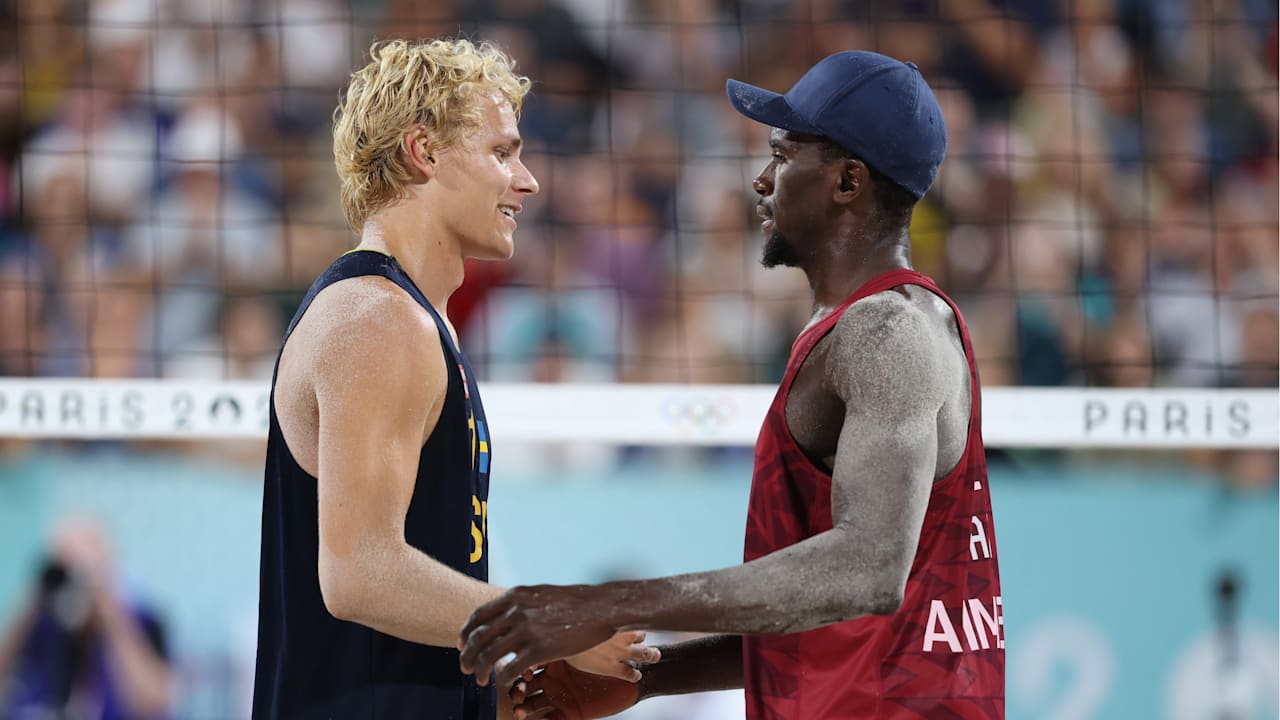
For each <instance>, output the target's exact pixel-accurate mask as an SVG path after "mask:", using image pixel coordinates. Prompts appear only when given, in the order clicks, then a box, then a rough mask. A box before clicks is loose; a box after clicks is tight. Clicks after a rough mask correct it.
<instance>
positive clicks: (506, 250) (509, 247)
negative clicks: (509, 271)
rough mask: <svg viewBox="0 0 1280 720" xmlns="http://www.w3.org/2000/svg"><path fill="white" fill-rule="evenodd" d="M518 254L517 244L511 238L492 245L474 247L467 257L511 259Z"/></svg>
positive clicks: (476, 258)
mask: <svg viewBox="0 0 1280 720" xmlns="http://www.w3.org/2000/svg"><path fill="white" fill-rule="evenodd" d="M515 254H516V245H515V243H514V242H513V241H511V240H499V241H498V242H496V243H493V244H492V245H486V246H483V247H477V248H473V249H472V251H471V252H470V253H467V257H469V258H471V259H472V260H498V261H502V260H510V259H511V257H512V256H513V255H515Z"/></svg>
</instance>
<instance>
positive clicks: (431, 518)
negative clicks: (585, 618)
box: [253, 40, 656, 720]
mask: <svg viewBox="0 0 1280 720" xmlns="http://www.w3.org/2000/svg"><path fill="white" fill-rule="evenodd" d="M370 56H371V59H370V62H369V63H368V64H367V65H366V66H365V67H364V68H363V69H361V70H359V71H358V72H356V73H355V74H354V75H353V76H352V79H351V82H350V84H349V86H348V88H347V91H346V93H345V96H344V98H343V101H342V103H341V105H340V106H339V107H338V109H337V111H336V113H335V115H334V128H333V138H334V141H333V148H334V160H335V163H336V165H337V170H338V177H339V179H340V180H341V182H342V203H343V209H344V211H345V212H346V215H347V219H348V221H349V222H350V224H351V227H352V229H353V230H354V231H355V232H356V233H357V234H359V237H360V243H359V245H358V246H357V247H356V248H355V249H354V250H352V251H351V252H348V253H347V254H345V255H343V256H342V257H340V258H338V259H337V260H335V261H334V263H333V264H332V265H331V266H330V267H329V268H328V270H326V271H325V272H324V273H323V274H322V275H321V276H320V277H319V278H318V279H317V280H316V281H315V284H314V285H313V286H312V288H311V290H310V292H309V293H308V294H307V296H306V297H305V299H304V300H303V302H302V305H301V307H300V308H299V309H298V312H297V315H296V316H295V317H294V319H293V322H292V323H291V324H290V326H289V330H288V332H287V333H286V335H285V342H284V346H283V349H282V350H281V352H280V357H279V358H278V360H277V364H276V374H275V378H274V380H273V383H272V393H271V422H270V430H269V437H268V447H267V462H266V481H265V488H264V496H263V532H262V563H261V595H260V602H259V620H258V658H257V671H256V683H255V688H254V703H253V716H254V717H255V718H364V717H369V718H375V717H376V718H379V720H392V719H395V718H410V717H413V718H440V719H444V718H449V719H450V720H489V719H490V718H494V717H495V715H497V714H498V713H499V712H502V713H503V714H504V716H506V717H509V716H510V711H509V709H505V708H504V707H500V706H499V700H498V695H501V696H502V698H503V702H504V703H505V702H506V696H507V693H505V692H503V693H499V694H495V693H494V691H493V690H492V689H491V688H490V687H483V686H481V685H479V684H477V683H476V682H475V680H474V679H473V678H471V677H469V676H466V675H463V674H462V673H461V672H460V671H459V669H458V651H457V650H456V648H455V643H456V641H457V637H458V631H459V628H461V626H462V623H463V621H464V620H466V618H467V616H468V615H469V614H470V613H471V612H472V611H473V610H474V609H475V608H477V607H478V606H479V605H481V604H482V603H484V602H486V601H488V600H491V599H493V598H495V597H497V596H498V595H499V594H501V592H502V589H501V588H497V587H494V586H492V585H489V584H488V583H487V580H488V554H489V546H488V524H487V518H488V503H489V467H490V463H491V460H492V455H493V441H492V439H491V438H490V437H489V433H488V423H487V422H486V420H485V414H484V407H483V405H482V404H481V401H480V392H479V388H477V386H476V382H475V377H474V376H473V374H472V373H471V371H470V367H469V365H468V362H467V358H466V355H465V354H464V353H463V351H462V348H461V347H460V346H459V345H458V339H457V334H456V332H455V331H454V328H453V327H452V326H450V324H449V321H448V316H447V314H446V311H447V308H448V303H449V297H450V295H451V294H452V293H453V291H454V290H456V289H457V288H458V286H459V285H461V284H462V279H463V260H464V259H465V258H468V257H476V258H486V259H493V260H504V259H507V258H509V257H511V254H512V252H513V249H514V245H513V233H514V232H515V230H516V225H517V223H516V216H517V215H518V214H519V213H520V210H521V206H522V205H523V203H524V201H525V200H526V199H527V198H528V197H529V196H531V195H533V194H534V193H536V192H537V191H538V183H537V180H536V179H534V177H533V175H532V174H531V173H530V172H529V170H528V168H526V167H525V166H524V163H523V162H522V161H521V159H520V150H521V139H520V133H519V130H518V128H517V124H516V122H517V119H518V115H519V111H520V106H521V102H522V100H523V98H524V96H525V94H526V93H527V92H528V90H529V85H530V81H529V80H528V78H525V77H522V76H520V75H518V74H516V72H515V70H514V65H513V63H512V61H511V60H510V58H508V57H507V56H506V55H505V54H503V53H502V52H501V51H500V50H498V49H496V48H494V47H492V46H490V45H487V44H481V45H476V44H473V43H471V42H469V41H467V40H435V41H431V42H425V43H413V42H406V41H400V40H397V41H392V42H388V43H385V44H377V45H375V46H374V47H373V48H372V49H371V51H370ZM640 639H642V637H640V636H638V635H637V634H619V635H618V636H616V637H614V638H613V639H612V640H610V641H609V642H607V643H604V644H602V645H601V646H599V647H597V648H595V649H594V650H591V651H589V652H587V653H584V654H583V655H582V656H579V657H578V658H576V659H575V661H576V662H577V663H578V664H579V666H580V667H581V668H582V669H586V670H589V671H592V672H596V673H600V674H609V675H614V676H616V677H620V678H624V679H628V680H631V681H635V680H636V679H638V673H637V672H636V671H635V670H634V668H633V667H632V663H635V662H643V661H647V660H652V659H656V657H653V655H654V653H655V652H656V651H654V650H652V649H651V648H645V647H644V646H642V645H633V644H632V643H633V642H635V641H638V640H640Z"/></svg>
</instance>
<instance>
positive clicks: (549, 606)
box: [458, 585, 661, 688]
mask: <svg viewBox="0 0 1280 720" xmlns="http://www.w3.org/2000/svg"><path fill="white" fill-rule="evenodd" d="M593 590H596V589H595V588H590V587H588V586H582V585H574V586H557V585H537V586H532V587H517V588H513V589H511V590H508V591H507V592H506V593H504V594H503V595H502V596H500V597H498V598H496V599H494V600H492V601H490V602H488V603H486V604H484V605H481V606H480V607H478V608H476V610H475V612H473V613H471V617H470V618H469V619H468V620H467V622H466V624H465V625H463V626H462V633H461V637H460V639H459V643H458V647H459V649H461V651H462V654H461V656H460V658H459V663H460V665H461V667H462V671H463V672H465V673H471V674H474V675H475V676H476V682H478V683H479V684H481V685H485V684H487V683H488V679H489V673H490V672H491V671H493V672H496V673H497V684H498V687H499V688H510V687H512V685H513V684H514V683H515V682H516V680H518V679H520V677H521V676H522V675H523V674H524V673H525V672H526V671H529V670H532V669H533V668H535V667H538V666H540V665H543V664H545V663H547V662H550V661H552V660H557V659H560V658H565V659H567V660H568V662H569V663H570V664H571V665H573V666H574V667H575V668H577V669H579V670H582V671H584V672H589V673H593V674H596V675H605V676H608V677H616V678H619V679H622V680H626V681H628V682H636V681H638V680H639V679H640V672H639V670H638V669H637V668H638V666H640V665H643V664H646V663H654V662H657V661H658V659H659V658H660V657H661V653H659V652H658V649H657V648H654V647H648V646H646V645H644V644H643V641H644V637H645V636H644V633H642V632H621V633H620V632H617V628H616V627H614V626H613V625H612V624H611V623H610V622H609V621H608V620H606V619H604V618H608V617H609V616H610V615H611V613H612V610H613V607H612V606H611V605H610V604H608V603H605V602H603V601H602V599H601V598H600V597H599V595H598V593H595V592H593Z"/></svg>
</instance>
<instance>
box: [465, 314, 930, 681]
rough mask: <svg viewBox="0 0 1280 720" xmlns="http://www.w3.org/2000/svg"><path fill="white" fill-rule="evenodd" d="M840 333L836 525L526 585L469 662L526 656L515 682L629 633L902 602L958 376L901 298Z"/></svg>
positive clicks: (722, 628)
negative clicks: (671, 569)
mask: <svg viewBox="0 0 1280 720" xmlns="http://www.w3.org/2000/svg"><path fill="white" fill-rule="evenodd" d="M833 334H834V336H833V337H832V338H830V341H831V342H832V343H833V345H832V350H831V353H830V355H829V358H828V361H827V363H828V364H827V368H826V373H825V377H826V380H827V384H828V385H829V387H830V390H831V391H832V392H834V393H836V394H837V395H838V396H839V397H840V398H841V399H842V400H843V401H844V405H845V408H846V410H845V415H844V424H843V429H842V431H841V433H840V436H839V442H838V445H837V450H836V457H835V463H834V472H833V479H832V491H831V493H832V498H831V501H832V517H833V521H834V523H833V524H834V527H832V529H831V530H828V531H826V532H823V533H820V534H818V535H815V536H814V537H811V538H808V539H806V540H804V541H803V542H800V543H797V544H795V545H792V546H790V547H787V548H784V549H782V550H780V551H778V552H775V553H773V554H770V555H767V556H765V557H762V558H759V559H757V560H754V561H752V562H749V563H746V564H744V565H739V566H735V567H731V568H726V569H723V570H717V571H714V572H704V573H695V574H689V575H680V576H675V577H670V578H662V579H657V580H647V581H623V582H616V583H608V584H605V585H599V586H573V587H567V588H556V587H545V586H544V587H530V588H517V589H516V590H513V591H512V592H511V593H509V594H508V595H506V596H504V598H502V599H501V600H499V601H498V602H495V603H491V604H490V605H488V606H486V607H484V608H481V609H480V610H478V611H477V612H476V614H475V615H473V616H472V618H471V620H469V621H468V624H467V625H466V626H465V627H464V628H463V637H464V638H467V639H468V644H467V648H466V650H465V651H464V653H463V656H462V663H463V668H464V669H471V668H473V667H474V668H475V669H476V670H477V671H478V672H487V669H488V666H489V665H491V664H492V663H494V662H496V660H497V659H498V658H500V657H502V656H503V655H505V654H506V653H507V652H512V651H514V652H516V653H517V656H516V658H515V659H514V660H513V661H512V662H510V663H509V667H508V668H507V671H504V673H503V674H502V675H501V676H500V680H504V681H505V680H506V679H508V678H507V675H509V674H510V673H511V672H514V671H513V670H511V668H512V667H516V666H526V664H527V663H536V662H540V661H544V660H547V659H551V658H552V657H557V656H559V655H561V654H564V653H567V652H576V651H577V650H578V649H580V647H581V646H584V643H587V642H598V641H599V638H600V637H603V636H606V635H607V633H608V632H611V631H613V630H614V629H616V628H633V629H655V630H677V631H691V632H712V633H730V634H766V633H791V632H799V631H803V630H808V629H811V628H815V627H819V626H822V625H828V624H831V623H835V622H839V621H843V620H848V619H850V618H855V617H859V616H863V615H870V614H888V613H892V612H894V611H895V610H897V608H898V607H899V606H900V604H901V602H902V596H903V592H904V589H905V586H906V581H907V575H908V573H909V572H910V569H911V564H912V562H913V560H914V558H915V553H916V545H917V543H918V541H919V535H920V527H921V524H922V522H923V518H924V513H925V508H926V506H927V504H928V498H929V492H930V489H931V487H932V483H933V480H934V475H935V472H936V466H937V457H936V455H937V444H938V438H937V422H938V418H937V416H938V412H939V409H940V408H941V407H942V404H943V400H944V398H945V396H946V387H945V386H946V384H947V381H944V380H943V378H944V376H945V371H944V369H943V368H942V366H941V365H940V360H939V358H938V350H937V348H936V347H935V346H934V345H932V344H931V341H930V337H931V334H930V332H929V328H928V327H927V322H926V320H925V318H924V317H923V316H922V315H921V314H920V313H919V312H917V311H915V310H914V309H912V308H911V307H909V306H908V305H907V304H906V303H905V302H904V301H903V300H902V299H901V298H900V297H897V296H894V295H890V294H885V295H883V296H876V297H873V298H868V299H867V300H866V301H863V302H860V303H858V304H856V305H854V306H852V307H851V308H850V309H849V310H848V311H847V312H846V313H845V315H844V316H843V317H842V318H841V320H840V321H839V323H837V326H836V328H835V329H834V330H833ZM584 618H588V619H584Z"/></svg>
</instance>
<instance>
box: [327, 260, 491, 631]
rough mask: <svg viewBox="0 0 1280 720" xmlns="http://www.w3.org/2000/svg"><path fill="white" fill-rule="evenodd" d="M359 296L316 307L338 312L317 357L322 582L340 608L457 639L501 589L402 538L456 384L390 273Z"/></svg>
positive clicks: (388, 627)
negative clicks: (421, 470) (422, 465)
mask: <svg viewBox="0 0 1280 720" xmlns="http://www.w3.org/2000/svg"><path fill="white" fill-rule="evenodd" d="M322 299H323V298H322ZM361 300H362V301H361V302H352V303H347V304H344V303H343V302H342V299H341V298H340V297H338V298H335V301H334V302H332V303H330V304H327V305H326V306H324V307H321V308H316V309H319V310H321V311H322V312H324V313H325V315H324V317H325V318H326V319H327V320H331V321H332V323H333V325H332V326H331V328H332V329H331V331H330V332H328V333H326V334H325V340H324V342H321V343H317V350H316V352H315V353H314V357H313V358H312V360H311V362H310V363H309V370H310V372H311V374H312V376H313V378H314V381H313V385H314V388H315V396H316V404H317V408H318V412H319V433H318V445H319V513H320V521H319V524H320V548H319V568H318V570H319V574H320V589H321V592H322V593H323V595H324V601H325V605H326V606H327V607H328V608H329V611H330V612H331V613H332V614H333V615H334V617H337V618H340V619H343V620H349V621H352V622H357V623H360V624H362V625H367V626H369V627H371V628H374V629H376V630H378V631H380V632H384V633H387V634H390V635H395V636H396V637H400V638H403V639H405V640H411V641H414V642H419V643H423V644H427V645H437V646H443V647H456V642H457V635H456V633H457V630H458V628H459V627H460V626H461V625H462V623H463V621H465V620H466V618H467V615H468V614H470V613H471V611H472V610H474V609H475V608H476V607H477V606H479V605H480V604H481V603H483V602H485V601H486V600H489V599H491V598H493V597H496V596H497V595H498V594H499V593H500V592H501V589H500V588H495V587H493V586H491V585H486V584H485V583H482V582H479V581H477V580H474V579H472V578H470V577H468V576H466V575H464V574H462V573H459V572H457V571H455V570H453V569H452V568H450V567H448V566H446V565H444V564H443V563H440V562H438V561H437V560H435V559H433V558H432V557H430V556H428V555H427V554H426V553H423V552H422V551H420V550H418V549H417V548H414V547H413V546H411V545H409V544H408V543H407V542H405V539H404V519H405V514H406V512H407V511H408V507H409V501H410V500H411V498H412V497H413V490H414V484H415V482H416V477H417V472H418V456H419V453H420V451H421V449H422V443H423V438H424V437H425V435H426V433H427V432H429V430H430V429H431V427H434V422H435V421H434V418H436V417H438V416H439V413H440V407H441V405H442V404H443V401H444V396H445V392H446V390H447V389H448V375H447V370H446V366H445V361H444V357H443V355H442V352H441V346H440V343H441V342H442V338H441V337H440V333H439V331H438V330H437V329H436V326H435V323H434V322H433V321H432V320H431V318H430V317H429V316H428V315H427V314H426V313H424V312H423V311H422V309H421V308H420V307H419V306H418V305H417V304H416V303H414V302H413V300H412V299H411V298H409V297H408V296H407V295H405V294H404V293H403V292H400V291H399V290H398V289H396V288H391V287H389V284H387V286H386V287H382V289H381V292H375V293H374V296H373V298H372V299H371V298H370V297H368V296H365V297H363V298H361ZM371 300H372V301H371ZM428 423H430V424H431V426H430V427H429V426H428Z"/></svg>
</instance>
